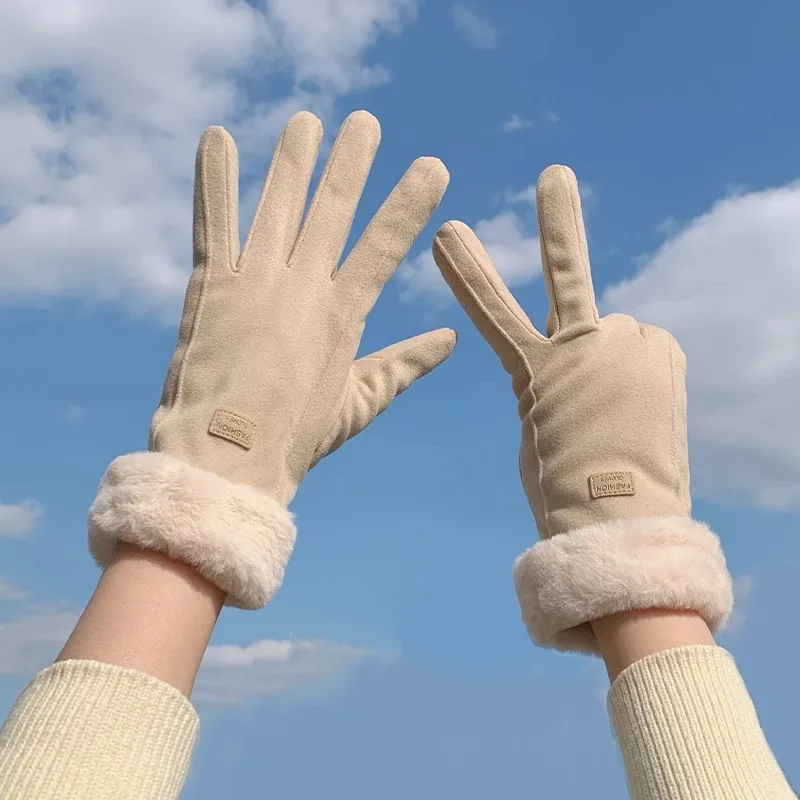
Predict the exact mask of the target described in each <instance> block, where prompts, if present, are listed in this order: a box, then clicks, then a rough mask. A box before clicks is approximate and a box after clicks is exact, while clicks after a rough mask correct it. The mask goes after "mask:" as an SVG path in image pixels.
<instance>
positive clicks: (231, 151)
mask: <svg viewBox="0 0 800 800" xmlns="http://www.w3.org/2000/svg"><path fill="white" fill-rule="evenodd" d="M321 140H322V125H321V123H320V121H319V120H318V119H317V118H316V117H315V116H314V115H313V114H310V113H308V112H301V113H299V114H297V115H295V116H294V117H293V118H292V119H291V120H290V121H289V123H288V125H287V126H286V128H285V130H284V131H283V134H282V135H281V137H280V140H279V142H278V144H277V147H276V149H275V155H274V158H273V161H272V165H271V167H270V170H269V174H268V175H267V178H266V183H265V186H264V190H263V194H262V196H261V200H260V202H259V205H258V208H257V210H256V213H255V218H254V221H253V225H252V228H251V230H250V234H249V236H248V239H247V241H246V243H245V245H244V248H243V249H242V251H241V253H240V249H239V225H238V159H237V152H236V146H235V144H234V142H233V139H232V138H231V137H230V135H229V134H228V133H227V132H226V131H225V130H224V129H223V128H221V127H212V128H209V129H208V130H207V131H206V132H205V134H204V135H203V137H202V139H201V141H200V146H199V149H198V153H197V160H196V174H195V195H194V270H193V272H192V276H191V279H190V281H189V287H188V290H187V293H186V300H185V305H184V311H183V319H182V321H181V325H180V332H179V336H178V345H177V349H176V351H175V355H174V357H173V359H172V362H171V364H170V366H169V370H168V374H167V378H166V383H165V385H164V391H163V395H162V398H161V404H160V405H159V407H158V410H157V411H156V413H155V416H154V417H153V421H152V426H151V429H150V442H149V452H147V453H133V454H130V455H126V456H122V457H120V458H118V459H116V460H115V461H114V462H112V464H111V465H110V467H109V468H108V470H107V472H106V474H105V475H104V477H103V479H102V482H101V484H100V488H99V491H98V494H97V497H96V499H95V502H94V504H93V505H92V508H91V510H90V513H89V548H90V551H91V553H92V555H93V556H94V558H95V560H96V561H97V562H98V563H99V564H100V566H101V567H104V566H105V565H107V564H108V563H109V560H110V558H111V555H112V552H113V549H114V546H115V543H116V542H117V541H120V540H121V541H126V542H129V543H131V544H134V545H138V546H140V547H143V548H151V549H155V550H159V551H161V552H163V553H166V554H167V555H169V556H170V557H172V558H174V559H177V560H179V561H183V562H186V563H189V564H191V565H193V566H194V567H195V568H196V569H197V570H198V571H199V572H200V573H201V574H202V575H203V576H204V577H205V578H206V579H207V580H209V581H210V582H211V583H213V584H214V585H216V586H218V587H219V588H221V589H223V590H224V591H226V592H227V593H228V599H227V603H228V604H229V605H234V606H238V607H241V608H250V609H255V608H260V607H262V606H264V605H265V604H266V603H268V602H269V601H270V599H271V598H272V597H273V596H274V594H275V592H276V591H277V590H278V588H279V587H280V585H281V583H282V581H283V575H284V569H285V567H286V564H287V562H288V560H289V556H290V555H291V552H292V549H293V547H294V542H295V526H294V521H293V518H292V515H291V514H290V513H289V511H288V510H287V508H288V505H289V503H290V501H291V500H292V498H293V497H294V495H295V492H296V491H297V487H298V485H299V484H300V482H301V481H302V480H303V478H304V476H305V475H306V473H307V472H308V470H309V469H310V468H311V467H312V466H314V465H315V464H316V463H317V462H318V461H319V460H320V459H321V458H323V457H324V456H326V455H328V454H329V453H331V452H333V451H334V450H336V449H337V448H338V447H339V446H340V445H341V444H342V443H343V442H345V441H346V440H347V439H349V438H350V437H352V436H355V435H356V434H357V433H359V432H360V431H362V430H363V429H364V428H365V427H366V426H367V425H369V424H370V422H372V420H373V419H374V418H375V417H376V416H377V415H378V414H380V413H381V412H382V411H384V410H385V409H386V408H387V407H388V405H389V404H390V403H391V402H392V400H393V399H394V398H395V396H397V395H398V394H400V393H401V392H402V391H404V390H405V389H406V388H407V387H408V386H409V385H410V384H411V383H413V382H414V381H415V380H416V379H417V378H419V377H421V376H423V375H425V374H426V373H428V372H430V371H431V370H432V369H433V368H434V367H436V366H438V365H439V364H440V363H441V362H442V361H444V360H445V359H446V358H447V357H448V356H449V355H450V353H451V352H452V350H453V347H454V345H455V340H456V335H455V332H454V331H452V330H449V329H443V330H438V331H433V332H430V333H427V334H423V335H421V336H418V337H416V338H413V339H409V340H407V341H404V342H401V343H398V344H394V345H392V346H391V347H388V348H386V349H384V350H381V351H380V352H377V353H373V354H372V355H368V356H366V357H364V358H360V359H358V360H355V357H356V352H357V350H358V347H359V342H360V340H361V335H362V332H363V330H364V324H365V321H366V318H367V314H368V313H369V311H370V310H371V308H372V307H373V305H374V303H375V301H376V300H377V298H378V295H379V294H380V292H381V290H382V288H383V286H384V284H385V283H386V281H387V280H388V279H389V278H390V276H391V275H392V273H393V272H394V271H395V269H396V268H397V266H398V265H399V264H400V262H401V261H402V260H403V258H404V257H405V256H406V254H407V252H408V250H409V248H410V247H411V245H412V243H413V242H414V240H415V239H416V237H417V236H418V234H419V233H420V231H421V230H422V229H423V227H424V226H425V225H426V223H427V222H428V220H429V218H430V216H431V214H432V213H433V211H434V210H435V209H436V208H437V206H438V205H439V202H440V201H441V198H442V195H443V194H444V191H445V189H446V186H447V183H448V180H449V176H448V173H447V170H446V169H445V167H444V165H443V164H442V163H441V162H440V161H439V160H438V159H435V158H420V159H418V160H417V161H416V162H414V164H413V165H412V166H411V167H410V168H409V170H408V171H407V173H406V174H405V176H404V177H403V178H402V180H401V181H400V182H399V184H398V185H397V186H396V187H395V189H394V190H393V192H392V193H391V195H390V196H389V198H388V199H387V200H386V202H385V203H384V204H383V206H382V207H381V209H380V210H379V211H378V213H377V214H376V215H375V217H374V218H373V220H372V222H371V223H370V224H369V225H368V227H367V229H366V231H365V232H364V234H363V236H362V237H361V238H360V240H359V241H358V243H357V244H356V245H355V247H354V249H353V250H352V252H351V253H350V255H349V257H348V258H347V259H346V261H345V262H344V264H343V265H342V266H341V268H339V269H337V264H338V262H339V260H340V258H341V255H342V251H343V249H344V247H345V244H346V241H347V238H348V234H349V232H350V228H351V225H352V223H353V217H354V215H355V213H356V208H357V206H358V203H359V200H360V198H361V194H362V192H363V189H364V185H365V182H366V180H367V176H368V174H369V172H370V169H371V166H372V162H373V159H374V157H375V154H376V151H377V149H378V144H379V141H380V126H379V124H378V121H377V120H376V119H375V118H374V117H373V116H371V115H370V114H368V113H366V112H363V111H361V112H356V113H354V114H352V115H351V116H350V117H349V118H348V119H347V120H346V122H345V123H344V125H343V127H342V129H341V131H340V132H339V135H338V137H337V139H336V142H335V143H334V146H333V149H332V151H331V155H330V157H329V159H328V162H327V164H326V167H325V170H324V173H323V175H322V177H321V179H320V183H319V186H318V188H317V190H316V193H315V194H314V197H313V199H312V201H311V204H310V207H309V210H308V213H307V214H306V215H305V219H304V213H303V212H304V209H305V205H306V198H307V194H308V190H309V184H310V182H311V178H312V173H313V171H314V168H315V165H316V162H317V156H318V150H319V146H320V142H321Z"/></svg>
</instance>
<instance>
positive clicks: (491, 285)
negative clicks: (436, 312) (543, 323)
mask: <svg viewBox="0 0 800 800" xmlns="http://www.w3.org/2000/svg"><path fill="white" fill-rule="evenodd" d="M433 257H434V260H435V261H436V265H437V266H438V267H439V270H440V271H441V273H442V276H443V277H444V279H445V281H447V284H448V285H449V286H450V288H451V289H452V291H453V294H454V295H455V296H456V299H457V300H458V302H459V303H460V304H461V306H462V307H463V309H464V310H465V311H466V312H467V314H468V315H469V317H470V319H471V320H472V322H473V323H474V324H475V327H476V328H477V329H478V330H479V331H480V333H481V335H482V336H483V338H484V339H486V341H487V342H488V343H489V345H490V346H491V347H492V349H493V350H494V351H495V353H497V355H498V356H499V357H500V360H501V361H502V362H503V366H504V367H505V368H506V371H507V372H509V373H512V374H513V373H515V372H517V371H518V369H519V368H520V367H522V366H523V362H524V354H523V353H524V350H523V348H524V345H525V344H526V343H527V342H530V341H531V339H535V340H536V341H542V342H544V341H546V340H545V338H544V337H543V336H542V334H541V333H539V331H537V330H536V328H534V327H533V323H532V322H531V321H530V319H528V316H527V314H526V313H525V312H524V311H523V310H522V308H521V306H520V305H519V303H517V301H516V300H515V299H514V296H513V295H512V294H511V292H510V291H509V290H508V287H507V286H506V285H505V283H503V279H502V278H501V277H500V275H499V274H498V273H497V269H496V268H495V266H494V264H493V263H492V260H491V258H490V257H489V254H488V253H487V252H486V249H485V248H484V246H483V245H482V244H481V242H480V240H479V239H478V237H477V236H476V235H475V233H474V232H473V231H472V229H471V228H469V226H467V225H465V224H464V223H463V222H456V221H452V222H446V223H445V224H444V225H443V226H442V228H441V229H440V230H439V233H437V234H436V238H435V239H434V241H433Z"/></svg>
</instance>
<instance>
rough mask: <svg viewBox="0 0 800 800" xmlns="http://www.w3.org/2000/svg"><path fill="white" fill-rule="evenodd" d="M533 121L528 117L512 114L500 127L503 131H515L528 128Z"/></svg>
mask: <svg viewBox="0 0 800 800" xmlns="http://www.w3.org/2000/svg"><path fill="white" fill-rule="evenodd" d="M531 125H533V123H532V122H531V121H530V120H529V119H523V118H522V117H521V116H520V115H519V114H512V115H511V116H510V117H509V118H508V119H507V120H506V121H505V122H504V123H503V124H502V125H501V126H500V127H501V128H502V130H503V132H504V133H517V131H523V130H525V128H530V127H531Z"/></svg>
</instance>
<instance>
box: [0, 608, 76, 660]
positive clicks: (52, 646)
mask: <svg viewBox="0 0 800 800" xmlns="http://www.w3.org/2000/svg"><path fill="white" fill-rule="evenodd" d="M77 621H78V615H77V614H74V613H72V612H70V611H59V612H54V613H44V614H37V615H31V616H26V617H22V618H20V619H15V620H12V621H11V622H3V623H0V675H31V674H33V673H35V672H38V671H39V670H41V669H44V667H46V666H47V665H48V664H50V663H52V661H53V660H54V659H55V658H56V656H57V655H58V654H59V652H60V651H61V648H62V647H63V646H64V643H65V642H66V641H67V638H68V637H69V635H70V633H72V629H73V628H74V627H75V623H76V622H77Z"/></svg>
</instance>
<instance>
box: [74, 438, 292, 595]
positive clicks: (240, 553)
mask: <svg viewBox="0 0 800 800" xmlns="http://www.w3.org/2000/svg"><path fill="white" fill-rule="evenodd" d="M295 536H296V529H295V526H294V520H293V518H292V515H291V514H290V513H289V511H287V510H286V509H285V508H283V506H281V505H280V504H279V503H278V502H277V501H275V500H273V499H272V498H271V497H269V496H267V495H266V494H262V493H261V492H259V491H258V490H256V489H253V488H252V487H250V486H242V485H239V484H234V483H231V482H229V481H227V480H225V479H224V478H221V477H220V476H219V475H215V474H214V473H211V472H206V471H205V470H202V469H197V468H196V467H191V466H189V465H188V464H186V463H184V462H183V461H179V460H178V459H176V458H173V457H172V456H168V455H164V454H162V453H131V454H130V455H126V456H121V457H120V458H117V459H115V460H114V461H113V462H112V463H111V466H109V468H108V470H107V471H106V474H105V475H104V476H103V479H102V481H101V483H100V488H99V490H98V492H97V497H96V498H95V501H94V503H93V504H92V507H91V509H90V510H89V551H90V552H91V554H92V556H93V558H94V560H95V561H96V562H97V563H98V564H99V565H100V567H102V568H105V567H107V566H108V564H109V561H110V560H111V556H112V554H113V552H114V547H115V545H116V543H117V542H118V541H122V542H128V543H129V544H133V545H137V546H139V547H143V548H145V549H149V550H158V551H159V552H161V553H164V554H166V555H168V556H169V557H170V558H174V559H175V560H177V561H182V562H184V563H187V564H191V565H192V566H193V567H195V568H196V569H197V571H198V572H199V573H200V574H201V575H202V576H203V577H204V578H206V580H208V581H210V582H211V583H213V584H214V585H215V586H218V587H219V588H220V589H222V590H224V591H226V592H228V599H227V600H226V603H225V604H226V605H230V606H236V607H237V608H247V609H256V608H263V607H264V606H265V605H266V604H267V603H269V601H270V600H271V599H272V598H273V597H274V596H275V593H276V592H277V591H278V589H279V588H280V586H281V583H282V582H283V574H284V570H285V568H286V564H287V563H288V561H289V556H291V554H292V550H293V548H294V542H295Z"/></svg>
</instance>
